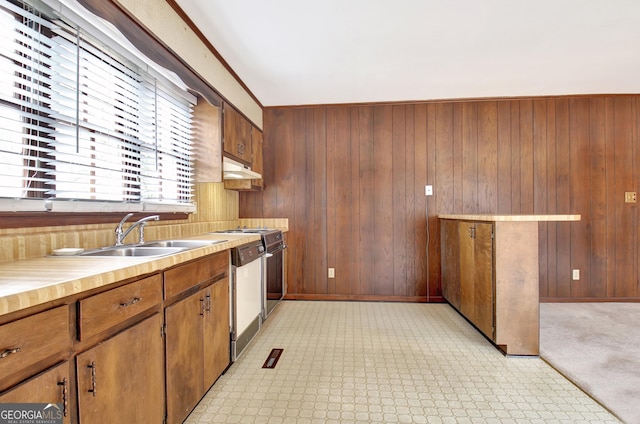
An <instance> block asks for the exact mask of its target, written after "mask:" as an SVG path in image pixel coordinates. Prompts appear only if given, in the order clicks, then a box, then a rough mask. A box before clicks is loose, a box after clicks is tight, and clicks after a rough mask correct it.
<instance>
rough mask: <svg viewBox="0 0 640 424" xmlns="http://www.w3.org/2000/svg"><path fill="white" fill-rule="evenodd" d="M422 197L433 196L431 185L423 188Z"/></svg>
mask: <svg viewBox="0 0 640 424" xmlns="http://www.w3.org/2000/svg"><path fill="white" fill-rule="evenodd" d="M424 195H425V196H433V186H432V185H426V186H424Z"/></svg>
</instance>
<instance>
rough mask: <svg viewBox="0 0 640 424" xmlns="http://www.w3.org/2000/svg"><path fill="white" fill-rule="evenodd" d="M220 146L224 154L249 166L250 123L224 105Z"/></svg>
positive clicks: (231, 108)
mask: <svg viewBox="0 0 640 424" xmlns="http://www.w3.org/2000/svg"><path fill="white" fill-rule="evenodd" d="M222 145H223V150H224V154H225V155H228V156H231V157H232V158H233V159H235V160H237V161H238V162H241V163H244V164H245V165H251V122H249V121H248V120H247V119H245V118H244V117H243V116H242V115H240V114H239V113H238V112H237V111H236V110H235V109H234V108H233V107H231V106H229V105H228V104H226V103H225V104H224V109H223V131H222Z"/></svg>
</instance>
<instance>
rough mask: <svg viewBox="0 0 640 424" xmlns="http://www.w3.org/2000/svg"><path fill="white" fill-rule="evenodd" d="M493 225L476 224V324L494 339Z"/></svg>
mask: <svg viewBox="0 0 640 424" xmlns="http://www.w3.org/2000/svg"><path fill="white" fill-rule="evenodd" d="M492 234H493V224H486V223H484V224H476V229H475V245H474V264H475V265H474V268H473V269H474V280H475V287H474V293H473V298H474V311H473V316H474V323H475V324H476V325H477V326H478V328H479V329H480V331H482V332H483V333H484V334H486V335H487V337H489V338H490V339H492V340H493V339H494V299H495V296H494V290H493V236H492Z"/></svg>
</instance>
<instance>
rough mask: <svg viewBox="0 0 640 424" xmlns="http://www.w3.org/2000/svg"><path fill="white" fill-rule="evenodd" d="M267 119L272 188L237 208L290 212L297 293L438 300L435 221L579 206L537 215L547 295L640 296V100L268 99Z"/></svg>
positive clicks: (292, 279)
mask: <svg viewBox="0 0 640 424" xmlns="http://www.w3.org/2000/svg"><path fill="white" fill-rule="evenodd" d="M264 122H265V128H264V135H265V138H264V179H265V190H264V191H263V192H259V193H241V195H240V205H239V208H240V217H246V218H250V217H287V218H289V229H290V230H289V235H288V245H289V250H288V253H287V254H288V255H289V256H288V258H289V260H288V267H287V278H288V292H289V295H290V297H298V298H325V299H398V300H428V301H437V300H440V299H441V297H440V296H441V291H440V235H439V223H438V219H437V215H438V214H441V213H501V214H508V213H527V214H530V213H559V214H562V213H577V214H581V215H582V220H581V221H580V222H574V223H543V224H540V227H539V236H540V237H539V254H540V291H541V297H542V298H543V299H544V300H585V299H592V300H596V299H597V300H602V299H625V300H631V299H634V300H637V299H639V298H640V287H639V278H638V258H639V256H640V250H639V249H640V247H639V245H638V222H639V215H638V205H637V204H630V203H625V202H624V193H625V191H638V189H639V188H640V172H639V171H638V168H639V167H640V147H639V141H640V96H589V97H585V96H581V97H559V98H534V99H517V100H483V101H460V102H434V103H415V104H398V105H380V104H375V105H357V106H326V107H322V106H321V107H291V108H267V109H265V115H264ZM427 184H429V185H433V187H434V195H433V196H431V197H425V185H427ZM329 267H332V268H335V278H334V279H329V278H327V268H329ZM572 269H579V270H580V275H581V279H580V280H578V281H573V280H572V279H571V274H572V272H571V271H572Z"/></svg>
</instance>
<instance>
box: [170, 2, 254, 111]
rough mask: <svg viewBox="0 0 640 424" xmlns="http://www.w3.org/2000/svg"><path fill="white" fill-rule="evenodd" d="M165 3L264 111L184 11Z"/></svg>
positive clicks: (177, 6)
mask: <svg viewBox="0 0 640 424" xmlns="http://www.w3.org/2000/svg"><path fill="white" fill-rule="evenodd" d="M166 2H167V4H168V5H169V6H171V7H172V8H173V10H175V12H176V13H177V14H178V16H180V18H182V20H183V21H184V22H185V23H186V24H187V25H188V26H189V28H191V30H192V31H193V32H194V34H196V36H197V37H198V38H199V39H200V41H202V42H203V43H204V45H205V46H206V47H207V48H208V49H209V51H210V52H211V53H212V54H213V55H214V56H215V58H216V59H218V60H219V61H220V63H221V64H222V66H224V68H225V69H226V70H227V71H228V72H229V73H230V74H231V76H233V78H235V80H236V81H237V82H238V84H240V86H241V87H242V88H243V89H244V90H245V91H246V92H247V94H249V97H251V98H252V99H253V100H254V101H255V102H256V103H257V104H258V106H260V107H261V108H263V109H264V105H263V104H262V103H261V102H260V100H258V98H257V97H256V96H255V94H253V92H252V91H251V90H250V89H249V87H247V85H246V84H245V83H244V81H242V79H241V78H240V77H239V76H238V74H236V71H234V70H233V68H232V67H231V66H230V65H229V63H227V61H226V60H225V59H224V58H223V57H222V55H221V54H220V53H219V52H218V50H216V48H215V47H214V46H213V44H211V42H210V41H209V40H208V39H207V37H205V36H204V34H203V33H202V31H200V29H198V27H197V26H196V24H194V23H193V21H192V20H191V18H189V16H188V15H187V14H186V13H185V12H184V10H182V8H181V7H180V6H179V5H178V3H176V1H175V0H166ZM227 103H229V102H227Z"/></svg>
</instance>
